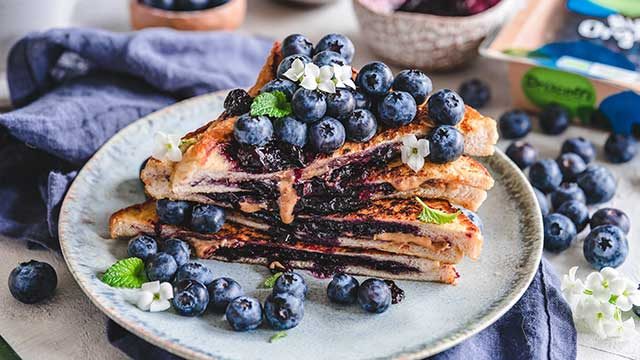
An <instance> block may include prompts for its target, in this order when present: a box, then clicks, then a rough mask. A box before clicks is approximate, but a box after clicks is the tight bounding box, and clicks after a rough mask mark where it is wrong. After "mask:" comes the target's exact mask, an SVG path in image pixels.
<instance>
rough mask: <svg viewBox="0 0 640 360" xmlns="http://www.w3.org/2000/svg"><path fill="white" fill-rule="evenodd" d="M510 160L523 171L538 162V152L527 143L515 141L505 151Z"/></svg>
mask: <svg viewBox="0 0 640 360" xmlns="http://www.w3.org/2000/svg"><path fill="white" fill-rule="evenodd" d="M505 153H506V154H507V156H508V157H509V159H511V161H513V162H514V163H515V164H516V165H518V167H519V168H520V169H522V170H524V169H526V168H528V167H529V166H531V165H533V163H535V162H536V160H538V150H536V148H534V147H533V146H532V145H531V144H529V143H528V142H525V141H515V142H513V143H511V145H509V147H507V150H506V151H505Z"/></svg>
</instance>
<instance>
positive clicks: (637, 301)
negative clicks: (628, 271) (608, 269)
mask: <svg viewBox="0 0 640 360" xmlns="http://www.w3.org/2000/svg"><path fill="white" fill-rule="evenodd" d="M610 288H611V292H612V294H613V297H614V298H615V303H616V306H617V307H619V308H620V310H622V311H629V310H631V308H632V307H633V305H640V290H638V285H637V284H636V283H634V282H633V281H631V280H629V279H627V278H625V277H619V278H617V279H614V280H612V281H611V285H610Z"/></svg>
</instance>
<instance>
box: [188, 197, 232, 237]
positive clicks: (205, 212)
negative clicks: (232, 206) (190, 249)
mask: <svg viewBox="0 0 640 360" xmlns="http://www.w3.org/2000/svg"><path fill="white" fill-rule="evenodd" d="M225 219H226V217H225V214H224V210H222V209H221V208H219V207H217V206H214V205H207V204H197V205H195V206H194V207H193V211H192V212H191V230H193V231H196V232H199V233H217V232H218V231H220V229H222V226H223V225H224V221H225Z"/></svg>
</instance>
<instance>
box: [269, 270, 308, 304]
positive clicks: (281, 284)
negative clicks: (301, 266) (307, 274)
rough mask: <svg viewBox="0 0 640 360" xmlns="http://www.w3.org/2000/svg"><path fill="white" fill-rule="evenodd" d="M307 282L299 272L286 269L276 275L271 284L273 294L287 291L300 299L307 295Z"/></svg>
mask: <svg viewBox="0 0 640 360" xmlns="http://www.w3.org/2000/svg"><path fill="white" fill-rule="evenodd" d="M307 290H308V288H307V283H306V282H305V281H304V278H303V277H302V276H300V274H297V273H294V272H291V271H288V272H285V273H283V274H282V275H280V276H279V277H278V279H277V280H276V282H275V284H274V285H273V293H274V294H282V293H287V294H291V295H293V296H296V297H299V298H300V299H303V300H304V298H305V296H306V295H307Z"/></svg>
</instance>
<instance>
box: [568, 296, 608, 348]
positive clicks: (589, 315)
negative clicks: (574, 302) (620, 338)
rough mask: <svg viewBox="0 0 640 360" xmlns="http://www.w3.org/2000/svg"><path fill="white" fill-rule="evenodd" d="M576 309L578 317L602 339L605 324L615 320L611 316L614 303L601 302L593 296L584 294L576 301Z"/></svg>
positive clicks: (604, 336)
mask: <svg viewBox="0 0 640 360" xmlns="http://www.w3.org/2000/svg"><path fill="white" fill-rule="evenodd" d="M576 310H577V311H576V312H577V313H578V316H579V318H581V319H583V320H584V321H585V322H586V323H587V325H588V326H589V329H591V331H593V333H595V334H596V335H598V336H599V337H600V338H602V339H605V338H606V337H607V333H606V331H605V324H607V323H608V322H609V321H614V320H615V319H614V318H613V315H614V314H615V312H616V307H615V305H613V304H611V303H609V302H601V301H599V300H597V299H596V298H595V297H594V296H585V297H583V298H582V299H581V300H580V302H579V303H578V306H577V308H576Z"/></svg>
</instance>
